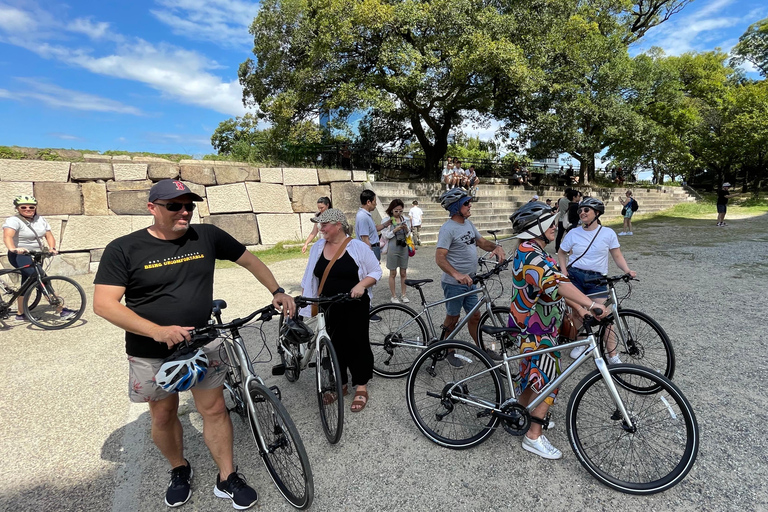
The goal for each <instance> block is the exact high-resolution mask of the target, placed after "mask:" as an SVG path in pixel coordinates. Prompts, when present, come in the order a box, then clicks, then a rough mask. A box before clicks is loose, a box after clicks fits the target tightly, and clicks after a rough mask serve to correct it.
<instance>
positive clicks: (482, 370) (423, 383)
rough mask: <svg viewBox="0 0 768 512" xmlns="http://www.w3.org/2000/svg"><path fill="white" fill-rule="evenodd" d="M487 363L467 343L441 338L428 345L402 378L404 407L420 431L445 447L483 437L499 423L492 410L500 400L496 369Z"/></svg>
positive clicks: (501, 392)
mask: <svg viewBox="0 0 768 512" xmlns="http://www.w3.org/2000/svg"><path fill="white" fill-rule="evenodd" d="M451 362H453V364H452V363H451ZM454 364H456V366H454ZM490 368H493V364H491V361H490V360H489V359H488V356H486V355H485V354H484V353H482V352H481V351H480V350H479V349H478V348H477V347H475V346H474V345H473V344H471V343H466V342H464V341H443V342H440V343H436V344H434V345H432V346H431V347H429V348H428V349H427V350H426V351H425V352H424V353H423V354H422V355H421V356H419V358H418V359H416V362H415V363H414V364H413V368H412V369H411V372H410V373H409V374H408V381H407V383H406V401H407V402H408V411H409V412H410V413H411V418H413V421H415V422H416V425H417V426H418V427H419V430H421V432H422V433H423V434H424V435H425V436H427V437H428V438H429V439H430V440H431V441H433V442H435V443H437V444H439V445H440V446H445V447H447V448H453V449H463V448H470V447H472V446H476V445H478V444H480V443H482V442H483V441H485V440H486V439H487V438H488V436H490V435H491V434H493V432H494V429H495V428H496V426H497V425H498V424H499V418H498V416H495V415H493V409H494V408H498V407H499V405H500V404H501V403H502V402H503V401H504V390H503V388H502V385H501V380H500V379H499V374H498V373H497V372H495V371H487V370H488V369H490Z"/></svg>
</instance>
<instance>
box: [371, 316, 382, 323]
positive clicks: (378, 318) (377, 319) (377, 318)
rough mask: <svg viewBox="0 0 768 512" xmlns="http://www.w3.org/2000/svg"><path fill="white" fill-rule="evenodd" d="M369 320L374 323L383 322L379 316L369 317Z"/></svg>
mask: <svg viewBox="0 0 768 512" xmlns="http://www.w3.org/2000/svg"><path fill="white" fill-rule="evenodd" d="M368 320H369V321H370V322H373V323H377V322H381V317H380V316H379V315H371V316H369V317H368Z"/></svg>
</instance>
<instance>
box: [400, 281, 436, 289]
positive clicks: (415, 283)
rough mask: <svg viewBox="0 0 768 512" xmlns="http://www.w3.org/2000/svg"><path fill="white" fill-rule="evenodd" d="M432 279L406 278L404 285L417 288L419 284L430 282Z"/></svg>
mask: <svg viewBox="0 0 768 512" xmlns="http://www.w3.org/2000/svg"><path fill="white" fill-rule="evenodd" d="M431 282H432V279H406V280H405V285H406V286H413V287H414V288H418V287H419V286H421V285H423V284H427V283H431Z"/></svg>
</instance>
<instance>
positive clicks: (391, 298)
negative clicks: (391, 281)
mask: <svg viewBox="0 0 768 512" xmlns="http://www.w3.org/2000/svg"><path fill="white" fill-rule="evenodd" d="M389 302H391V303H392V304H400V299H398V298H397V297H390V298H389Z"/></svg>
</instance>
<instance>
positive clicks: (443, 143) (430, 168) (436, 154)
mask: <svg viewBox="0 0 768 512" xmlns="http://www.w3.org/2000/svg"><path fill="white" fill-rule="evenodd" d="M410 121H411V128H413V133H414V135H416V139H417V140H418V141H419V144H420V145H421V148H422V149H423V150H424V171H423V174H422V176H423V177H425V178H428V179H431V178H434V177H437V178H438V179H440V159H441V158H443V156H444V155H445V153H446V151H448V133H449V132H450V129H451V126H450V123H445V124H444V125H443V126H440V129H439V130H433V133H434V135H435V142H434V143H433V142H432V141H430V140H429V137H428V136H427V134H426V132H425V131H424V127H423V126H422V125H421V118H420V117H419V116H418V115H416V114H411V118H410Z"/></svg>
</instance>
